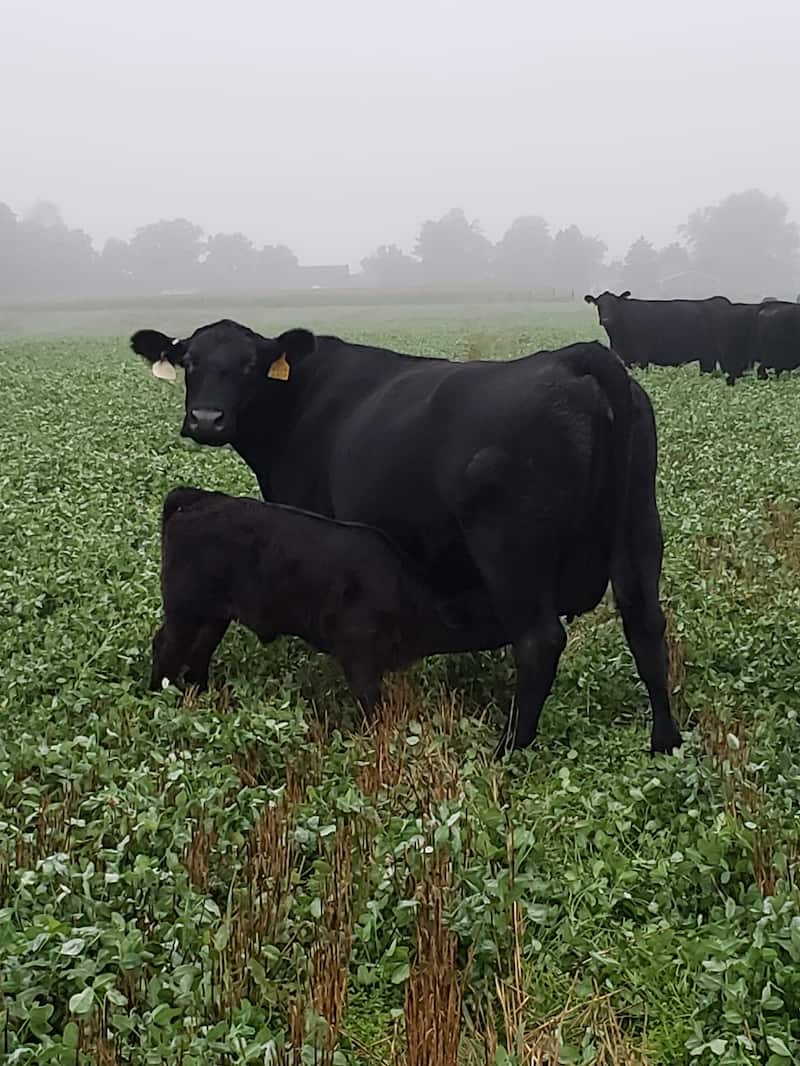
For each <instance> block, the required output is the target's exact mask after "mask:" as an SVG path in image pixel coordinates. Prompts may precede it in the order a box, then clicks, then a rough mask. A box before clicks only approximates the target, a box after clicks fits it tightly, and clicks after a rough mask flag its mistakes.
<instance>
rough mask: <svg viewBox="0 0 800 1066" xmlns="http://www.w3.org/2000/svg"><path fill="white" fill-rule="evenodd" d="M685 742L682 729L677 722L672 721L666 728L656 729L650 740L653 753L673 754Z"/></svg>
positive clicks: (651, 752)
mask: <svg viewBox="0 0 800 1066" xmlns="http://www.w3.org/2000/svg"><path fill="white" fill-rule="evenodd" d="M681 744H683V738H682V737H681V731H680V729H678V727H677V725H676V724H675V722H672V721H671V722H670V723H669V725H668V726H667V727H665V728H664V729H659V730H654V731H653V736H652V738H651V740H650V754H651V755H671V754H672V753H673V752H674V751H677V750H678V748H679V747H680V746H681Z"/></svg>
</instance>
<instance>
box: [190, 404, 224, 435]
mask: <svg viewBox="0 0 800 1066" xmlns="http://www.w3.org/2000/svg"><path fill="white" fill-rule="evenodd" d="M227 428H228V427H227V423H226V420H225V412H224V411H219V410H217V408H215V407H193V408H192V409H191V411H189V413H188V414H187V416H186V420H185V422H184V424H183V433H184V436H187V437H191V438H192V439H193V440H196V441H197V442H198V443H199V444H225V443H226V440H227V436H226V430H227Z"/></svg>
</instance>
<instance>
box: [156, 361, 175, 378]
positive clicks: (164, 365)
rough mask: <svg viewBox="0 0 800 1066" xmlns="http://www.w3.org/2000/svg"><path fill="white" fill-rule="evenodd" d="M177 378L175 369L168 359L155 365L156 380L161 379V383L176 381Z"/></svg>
mask: <svg viewBox="0 0 800 1066" xmlns="http://www.w3.org/2000/svg"><path fill="white" fill-rule="evenodd" d="M177 376H178V375H177V374H176V373H175V367H174V366H173V365H172V363H170V362H169V360H168V359H159V360H158V362H157V363H153V377H154V378H159V379H160V380H161V381H175V379H176V378H177Z"/></svg>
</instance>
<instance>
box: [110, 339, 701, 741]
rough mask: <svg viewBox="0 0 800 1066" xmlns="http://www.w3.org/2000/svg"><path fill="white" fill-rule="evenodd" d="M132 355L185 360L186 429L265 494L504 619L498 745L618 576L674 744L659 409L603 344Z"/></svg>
mask: <svg viewBox="0 0 800 1066" xmlns="http://www.w3.org/2000/svg"><path fill="white" fill-rule="evenodd" d="M131 344H132V347H133V349H134V351H136V352H138V353H139V354H140V355H142V356H143V357H144V358H145V359H146V360H148V361H149V362H150V363H151V364H153V365H154V368H156V369H158V370H159V371H160V372H163V371H164V370H166V369H167V368H168V367H171V366H173V365H179V366H182V367H183V368H184V370H185V388H186V396H185V405H186V413H185V418H184V422H183V428H182V431H181V432H182V433H183V434H185V435H186V436H190V437H192V438H193V439H194V440H196V441H199V442H200V443H202V444H214V445H221V444H231V445H232V446H233V447H234V449H235V450H236V451H237V452H238V453H239V454H240V455H241V456H242V458H243V459H244V460H245V462H246V463H247V464H248V465H249V466H250V468H251V469H252V470H253V471H254V473H255V474H256V477H257V478H258V482H259V485H260V487H261V491H262V494H263V496H264V498H265V499H268V500H274V501H276V502H279V503H287V504H292V505H295V506H298V507H301V508H304V509H306V510H309V511H314V512H317V513H320V514H324V515H327V516H329V517H333V518H337V519H340V520H344V521H357V522H363V523H366V524H368V525H371V526H374V527H376V528H378V529H380V530H382V531H383V532H384V533H386V534H387V535H388V536H389V537H391V539H392V541H393V542H394V543H395V544H398V545H399V546H400V548H401V549H402V551H404V552H405V554H406V555H408V556H409V557H410V558H411V559H413V560H414V562H415V564H416V565H417V566H418V567H419V570H420V573H421V574H422V576H423V578H424V580H425V581H427V582H428V583H429V584H430V585H431V587H432V589H434V590H435V592H436V595H437V596H439V597H441V598H443V599H444V598H447V597H449V596H460V595H462V594H471V593H472V592H475V593H476V595H477V596H478V597H479V598H482V600H483V603H484V604H485V607H484V609H482V611H481V616H482V621H481V623H480V624H479V625H478V627H477V629H478V630H480V629H482V627H483V624H484V623H483V619H484V618H490V617H497V618H499V620H500V624H501V625H502V627H503V635H504V637H505V638H506V640H505V642H506V643H509V644H511V645H513V651H514V658H515V662H516V666H517V689H516V699H515V711H516V714H515V716H510V717H509V724H508V727H507V730H506V736H505V738H504V742H503V743H504V744H505V745H506V746H514V747H523V746H526V745H528V744H530V743H531V742H532V741H533V739H534V737H535V735H536V731H537V728H538V723H539V716H540V713H541V709H542V705H543V703H544V701H545V699H546V697H547V694H548V692H549V691H550V688H551V685H552V683H553V679H554V676H555V672H556V669H557V665H558V661H559V658H560V655H561V652H562V650H563V648H564V645H565V642H566V636H565V633H564V629H563V626H562V624H561V622H560V618H559V616H562V615H567V616H573V615H578V614H582V613H584V612H586V611H589V610H591V609H592V608H593V607H595V606H596V605H597V604H598V603H599V601H600V599H601V598H602V596H603V593H604V592H605V589H606V587H607V585H608V581H609V578H610V579H611V582H612V585H613V588H614V593H615V596H616V600H617V603H618V605H619V608H620V611H621V614H622V620H623V625H624V627H625V633H626V636H627V639H628V642H629V644H630V646H631V648H632V651H633V654H634V657H635V659H636V663H637V667H638V670H639V674H640V676H641V678H642V680H643V681H644V683H645V685H646V686H647V689H648V692H649V695H650V701H651V706H652V710H653V730H652V736H651V744H652V748H653V750H654V751H668V750H670V749H672V748H674V747H675V746H677V745H678V744H679V743H680V734H679V732H678V729H677V726H676V725H675V722H674V721H673V719H672V717H671V714H670V709H669V699H668V693H667V671H666V647H665V640H664V616H663V613H662V611H661V607H660V605H659V580H660V574H661V559H662V550H663V545H662V536H661V523H660V519H659V515H658V510H657V508H656V500H655V469H656V433H655V423H654V418H653V411H652V406H651V404H650V401H649V400H648V398H647V396H646V395H645V393H644V392H643V391H642V390H641V389H640V388H639V386H638V385H636V384H635V383H632V382H631V379H630V377H629V375H628V374H627V372H626V370H625V368H624V366H623V365H622V363H621V362H620V361H619V360H618V359H617V358H616V356H615V355H614V354H613V353H611V352H609V351H608V349H606V348H604V347H603V346H602V345H600V344H597V343H591V344H575V345H572V346H570V347H568V348H565V349H563V350H561V351H559V352H546V353H540V354H539V355H536V356H528V357H527V358H524V359H517V360H513V361H510V362H507V363H501V362H484V361H478V362H471V363H452V362H449V361H447V360H443V359H424V358H416V357H412V356H407V355H401V354H399V353H397V352H392V351H387V350H385V349H380V348H371V347H366V346H363V345H357V344H349V343H347V342H345V341H342V340H339V339H338V338H336V337H316V338H315V337H314V335H313V334H311V333H309V332H307V331H306V330H290V331H289V332H287V333H284V334H282V335H281V336H280V337H278V338H276V339H272V338H267V337H263V336H260V335H259V334H257V333H254V332H253V331H252V330H250V329H247V328H246V327H244V326H241V325H239V324H237V323H235V322H230V321H223V322H217V323H214V324H212V325H208V326H203V327H202V328H200V329H198V330H196V331H195V332H194V333H193V334H192V335H191V336H190V337H188V338H186V339H173V338H170V337H167V336H165V335H164V334H163V333H158V332H156V331H153V330H143V331H140V332H139V333H136V334H135V335H134V336H133V337H132V339H131ZM479 635H480V634H479ZM470 643H473V644H474V643H475V642H474V641H470Z"/></svg>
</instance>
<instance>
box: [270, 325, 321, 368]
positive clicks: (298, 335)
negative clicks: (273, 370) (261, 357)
mask: <svg viewBox="0 0 800 1066" xmlns="http://www.w3.org/2000/svg"><path fill="white" fill-rule="evenodd" d="M275 343H276V345H277V346H278V351H279V352H280V353H281V354H282V355H285V356H286V358H287V359H288V360H289V362H291V361H292V359H293V358H294V359H297V358H302V357H303V356H304V355H311V353H312V352H313V351H314V349H315V348H316V346H317V338H316V337H315V336H314V334H313V333H312V332H311V331H310V330H308V329H287V331H286V332H285V333H281V335H280V337H276V338H275Z"/></svg>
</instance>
